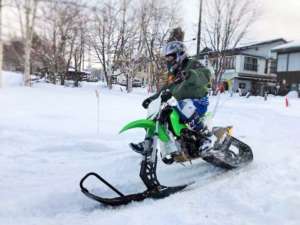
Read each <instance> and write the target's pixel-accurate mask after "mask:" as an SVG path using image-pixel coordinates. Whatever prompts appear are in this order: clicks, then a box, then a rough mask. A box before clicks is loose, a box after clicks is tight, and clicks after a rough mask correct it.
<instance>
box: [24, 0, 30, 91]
mask: <svg viewBox="0 0 300 225" xmlns="http://www.w3.org/2000/svg"><path fill="white" fill-rule="evenodd" d="M25 4H26V6H25V16H26V24H25V26H26V28H25V49H24V51H25V52H24V54H25V55H24V58H25V59H24V60H25V62H24V85H25V86H30V84H31V81H30V52H31V38H30V36H31V35H30V16H31V8H30V3H29V0H27V1H26V3H25Z"/></svg>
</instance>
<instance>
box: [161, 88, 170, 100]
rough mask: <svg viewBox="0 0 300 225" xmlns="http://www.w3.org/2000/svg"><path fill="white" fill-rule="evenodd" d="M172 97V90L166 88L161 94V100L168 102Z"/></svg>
mask: <svg viewBox="0 0 300 225" xmlns="http://www.w3.org/2000/svg"><path fill="white" fill-rule="evenodd" d="M171 97H172V93H171V92H170V90H166V91H164V92H163V93H162V94H161V101H162V102H166V101H168V100H169V99H170V98H171Z"/></svg>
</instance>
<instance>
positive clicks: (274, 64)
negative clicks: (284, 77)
mask: <svg viewBox="0 0 300 225" xmlns="http://www.w3.org/2000/svg"><path fill="white" fill-rule="evenodd" d="M276 70H277V61H276V59H271V66H270V73H276Z"/></svg>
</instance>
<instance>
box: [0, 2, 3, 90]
mask: <svg viewBox="0 0 300 225" xmlns="http://www.w3.org/2000/svg"><path fill="white" fill-rule="evenodd" d="M2 61H3V40H2V0H0V88H1V87H2V86H3V81H2Z"/></svg>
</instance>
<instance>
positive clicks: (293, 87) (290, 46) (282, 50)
mask: <svg viewBox="0 0 300 225" xmlns="http://www.w3.org/2000/svg"><path fill="white" fill-rule="evenodd" d="M272 52H274V53H276V54H277V72H276V73H277V80H278V84H279V87H280V89H279V92H280V93H281V94H283V95H284V94H286V93H287V92H288V91H298V93H299V94H300V41H293V42H289V43H286V44H283V45H279V46H277V47H275V48H273V49H272Z"/></svg>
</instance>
